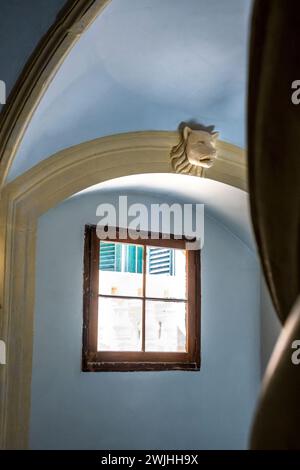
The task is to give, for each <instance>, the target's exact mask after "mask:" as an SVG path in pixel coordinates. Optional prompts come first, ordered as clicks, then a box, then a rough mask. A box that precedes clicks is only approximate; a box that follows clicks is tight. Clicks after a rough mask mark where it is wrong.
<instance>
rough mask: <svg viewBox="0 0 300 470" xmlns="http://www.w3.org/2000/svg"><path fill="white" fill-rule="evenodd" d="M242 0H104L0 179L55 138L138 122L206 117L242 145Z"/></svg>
mask: <svg viewBox="0 0 300 470" xmlns="http://www.w3.org/2000/svg"><path fill="white" fill-rule="evenodd" d="M250 7H251V0H226V1H224V0H209V1H208V0H186V1H184V2H183V1H182V0H112V2H111V3H110V4H109V5H108V6H107V7H106V8H105V10H104V11H103V13H102V14H100V16H99V17H98V18H97V20H96V21H95V22H94V23H93V24H92V26H91V27H90V28H89V29H88V31H87V32H86V33H85V34H84V35H83V36H82V37H81V38H80V40H79V41H78V42H77V44H76V45H75V47H74V48H73V49H72V51H71V52H70V54H69V56H68V57H67V59H66V60H65V62H64V63H63V65H62V66H61V68H60V70H59V71H58V73H57V75H56V77H55V78H54V80H53V82H52V83H51V85H50V87H49V88H48V90H47V91H46V93H45V95H44V97H43V99H42V101H41V103H40V104H39V106H38V108H37V111H36V112H35V114H34V116H33V119H32V121H31V123H30V125H29V127H28V129H27V131H26V134H25V137H24V139H23V141H22V143H21V146H20V148H19V151H18V153H17V156H16V158H15V161H14V164H13V166H12V168H11V171H10V174H9V180H11V179H13V178H15V177H16V176H18V175H20V174H21V173H22V172H24V171H26V170H27V169H29V168H31V167H32V166H34V165H35V164H36V163H38V162H39V161H41V160H42V159H44V158H47V157H48V156H50V155H52V154H53V153H55V152H57V151H58V150H61V149H62V148H65V147H69V146H71V145H75V144H78V143H80V142H82V141H86V140H90V139H94V138H96V137H100V136H104V135H109V134H115V133H121V132H130V131H138V130H150V129H151V130H175V129H176V128H177V127H178V124H179V123H180V122H182V121H195V122H197V123H202V124H205V125H214V126H215V128H216V129H217V130H219V131H220V138H221V139H222V140H226V141H228V142H231V143H233V144H236V145H240V146H244V145H245V132H244V131H245V129H244V128H245V96H246V72H247V44H248V23H249V17H250V10H251V8H250Z"/></svg>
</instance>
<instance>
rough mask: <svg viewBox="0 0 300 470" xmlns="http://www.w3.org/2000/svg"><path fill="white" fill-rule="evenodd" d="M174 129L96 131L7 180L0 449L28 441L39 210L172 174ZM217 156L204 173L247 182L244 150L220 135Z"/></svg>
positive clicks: (1, 258)
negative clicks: (106, 185) (141, 177)
mask: <svg viewBox="0 0 300 470" xmlns="http://www.w3.org/2000/svg"><path fill="white" fill-rule="evenodd" d="M177 141H178V134H177V133H176V132H137V133H129V134H120V135H115V136H110V137H103V138H99V139H96V140H93V141H90V142H85V143H83V144H80V145H77V146H75V147H71V148H68V149H66V150H63V151H61V152H59V153H57V154H55V155H54V156H52V157H50V158H48V159H46V160H44V161H42V162H41V163H39V164H38V165H36V166H35V167H33V168H32V169H30V170H29V171H27V172H26V173H24V174H23V175H21V176H19V177H18V178H16V179H15V180H14V181H12V182H11V183H9V184H7V185H6V186H5V187H4V188H3V190H2V194H1V200H0V216H1V218H0V220H1V225H0V263H1V264H0V282H1V283H0V287H1V302H0V303H1V308H2V311H1V315H0V318H1V324H0V338H1V339H3V340H4V341H5V342H6V347H7V365H6V366H0V380H1V386H0V426H1V427H0V436H1V441H0V442H1V447H2V448H10V449H12V448H15V449H23V448H26V447H27V445H28V430H29V416H30V398H31V369H32V345H33V326H34V282H35V245H36V227H37V221H38V217H39V216H40V215H41V214H43V213H44V212H46V211H47V210H48V209H50V208H51V207H53V206H55V205H56V204H58V203H59V202H61V201H63V200H64V199H66V198H67V197H69V196H71V195H72V194H74V193H76V192H78V191H80V190H82V189H85V188H87V187H89V186H91V185H94V184H96V183H99V182H102V181H105V180H109V179H113V178H117V177H120V176H127V175H133V174H141V173H171V172H172V171H173V170H172V168H171V164H170V158H169V155H170V150H171V148H172V147H173V146H174V145H175V144H176V142H177ZM218 151H219V158H218V159H217V160H216V162H215V165H214V166H213V167H212V168H210V169H208V170H207V173H206V177H207V178H212V179H215V180H217V181H221V182H224V183H226V184H231V185H232V186H235V187H237V188H240V189H245V188H246V160H245V155H244V152H243V151H242V150H241V149H239V148H237V147H234V146H232V145H229V144H226V143H225V142H218Z"/></svg>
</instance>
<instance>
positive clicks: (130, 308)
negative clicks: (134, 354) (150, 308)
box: [98, 297, 142, 351]
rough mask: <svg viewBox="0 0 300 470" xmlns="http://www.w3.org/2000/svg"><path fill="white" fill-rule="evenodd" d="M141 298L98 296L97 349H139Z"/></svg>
mask: <svg viewBox="0 0 300 470" xmlns="http://www.w3.org/2000/svg"><path fill="white" fill-rule="evenodd" d="M141 344H142V300H135V299H114V298H107V297H99V306H98V351H140V350H141Z"/></svg>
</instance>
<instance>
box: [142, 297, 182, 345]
mask: <svg viewBox="0 0 300 470" xmlns="http://www.w3.org/2000/svg"><path fill="white" fill-rule="evenodd" d="M185 318H186V303H185V302H160V301H158V300H153V301H150V300H149V301H147V302H146V338H145V340H146V345H145V346H146V347H145V349H146V351H165V352H185V351H186V324H185Z"/></svg>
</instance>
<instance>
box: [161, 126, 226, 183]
mask: <svg viewBox="0 0 300 470" xmlns="http://www.w3.org/2000/svg"><path fill="white" fill-rule="evenodd" d="M218 136H219V133H218V132H207V131H203V130H192V129H190V128H189V127H188V126H186V127H184V129H183V132H182V139H181V140H180V142H179V144H178V145H176V146H175V147H173V148H172V150H171V155H170V156H171V163H172V166H173V168H174V170H175V171H176V173H188V174H191V175H195V176H202V173H203V169H204V168H210V167H211V166H212V165H213V163H214V161H215V158H216V157H217V150H216V141H217V138H218Z"/></svg>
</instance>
